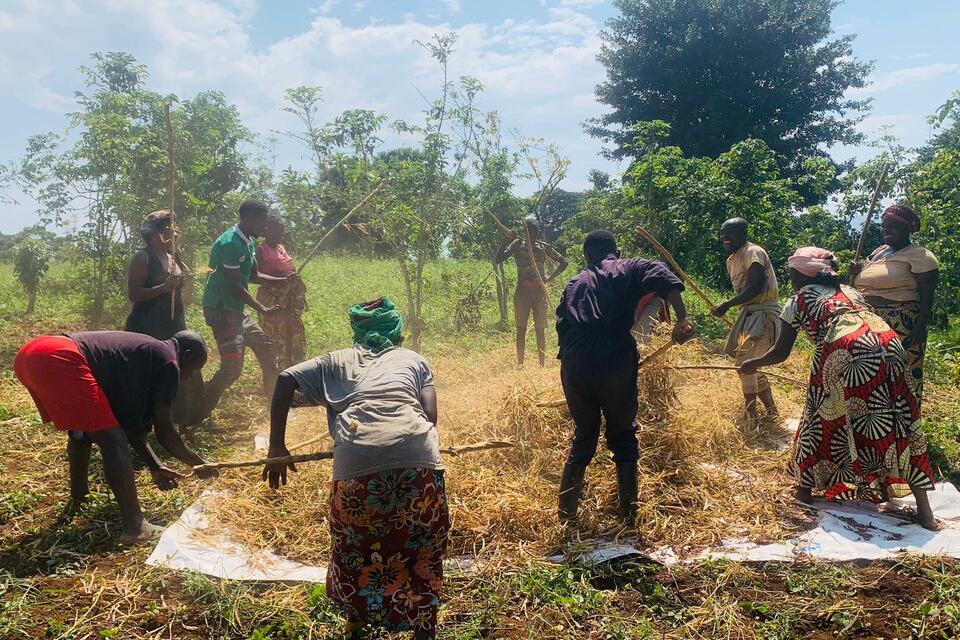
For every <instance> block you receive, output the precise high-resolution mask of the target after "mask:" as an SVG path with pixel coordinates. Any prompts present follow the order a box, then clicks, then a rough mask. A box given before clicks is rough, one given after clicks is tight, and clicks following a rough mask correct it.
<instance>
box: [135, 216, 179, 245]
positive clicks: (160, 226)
mask: <svg viewBox="0 0 960 640" xmlns="http://www.w3.org/2000/svg"><path fill="white" fill-rule="evenodd" d="M172 225H173V215H172V214H171V213H170V212H169V211H168V210H166V209H160V210H159V211H154V212H152V213H148V214H147V217H146V218H144V219H143V222H142V223H141V224H140V237H141V238H143V241H144V242H149V241H150V235H151V234H153V233H156V232H158V231H159V232H161V233H165V232H169V231H170V228H171V226H172Z"/></svg>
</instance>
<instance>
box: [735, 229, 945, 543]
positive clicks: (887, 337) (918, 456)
mask: <svg viewBox="0 0 960 640" xmlns="http://www.w3.org/2000/svg"><path fill="white" fill-rule="evenodd" d="M789 266H790V281H791V283H792V284H793V288H794V290H795V291H796V293H795V294H794V296H793V297H792V298H791V299H790V300H789V302H787V305H786V307H785V308H784V310H783V315H782V316H781V321H782V327H781V329H782V330H781V332H780V337H779V338H778V339H777V342H776V344H774V346H773V347H772V348H771V349H770V351H768V352H767V353H766V354H764V355H763V356H761V357H759V358H756V359H753V360H748V361H746V362H744V363H743V364H742V365H741V367H740V371H741V372H744V373H750V372H755V371H756V370H757V368H759V367H763V366H766V365H771V364H777V363H779V362H783V361H784V360H786V359H787V357H788V356H789V355H790V351H791V350H792V349H793V345H794V342H795V341H796V338H797V333H798V332H800V331H801V330H802V331H803V332H804V333H806V334H807V336H808V337H809V338H810V340H811V342H813V345H814V347H815V352H814V356H813V362H812V370H811V372H810V383H809V390H808V391H807V400H806V404H805V406H804V411H803V419H802V420H801V423H800V428H799V429H798V430H797V437H796V440H795V441H794V447H793V456H792V459H791V462H790V469H791V471H792V472H793V475H794V477H795V478H796V480H797V498H798V499H800V500H801V501H803V502H810V501H811V500H812V490H813V489H817V490H819V491H822V492H823V495H824V497H825V498H827V499H841V500H849V499H858V498H859V499H867V500H871V501H873V502H880V501H881V500H886V499H889V498H890V497H898V496H903V495H906V494H907V493H910V492H912V493H913V495H914V497H915V498H916V500H917V520H918V523H919V524H920V525H922V526H923V527H925V528H927V529H936V528H937V523H936V520H935V519H934V517H933V511H932V509H931V508H930V502H929V500H928V499H927V492H928V491H930V490H932V489H933V471H932V469H931V468H930V461H929V459H928V457H927V446H926V438H925V437H924V434H923V430H922V429H921V428H920V423H919V420H920V408H919V404H918V402H917V398H916V396H915V395H914V393H913V391H912V390H911V388H910V385H909V383H908V381H907V373H908V372H907V361H906V356H905V354H904V350H903V345H902V344H901V342H900V339H899V338H898V337H897V333H896V332H895V331H894V330H893V329H891V328H890V326H889V325H888V324H887V323H886V322H884V321H883V320H882V319H881V318H879V317H878V316H876V315H875V314H873V313H872V312H870V311H869V310H868V307H867V306H866V304H865V303H864V300H863V297H862V296H861V295H860V294H859V293H858V292H857V291H856V290H855V289H852V288H850V287H847V286H842V285H840V279H839V276H838V275H837V272H836V266H837V265H836V260H835V259H834V256H833V254H832V253H831V252H829V251H827V250H826V249H820V248H817V247H805V248H803V249H799V250H798V251H797V252H796V253H795V254H794V255H793V256H792V257H791V258H790V260H789Z"/></svg>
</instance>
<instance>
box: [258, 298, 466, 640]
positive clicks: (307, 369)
mask: <svg viewBox="0 0 960 640" xmlns="http://www.w3.org/2000/svg"><path fill="white" fill-rule="evenodd" d="M348 313H349V319H350V326H351V328H352V329H353V339H354V343H355V344H354V345H353V346H352V347H350V348H349V349H341V350H340V351H334V352H332V353H328V354H327V355H324V356H321V357H319V358H314V359H313V360H308V361H306V362H302V363H300V364H298V365H296V366H294V367H290V368H289V369H287V370H286V371H284V372H283V373H281V374H280V378H279V380H278V381H277V388H276V392H275V394H274V397H273V404H272V407H271V422H270V456H271V457H273V456H283V455H287V454H288V451H287V448H286V446H285V443H284V439H285V433H286V424H287V412H288V411H289V409H290V406H291V405H292V403H293V398H294V394H295V392H296V391H299V392H300V393H301V394H302V396H303V398H304V404H310V405H315V406H324V407H326V408H327V425H328V428H329V431H330V436H331V437H332V438H333V443H334V446H333V482H332V484H331V491H330V514H329V518H328V519H329V523H330V537H331V542H332V544H331V552H330V566H329V570H328V572H327V594H328V595H329V596H330V597H331V598H332V599H333V600H334V601H336V602H337V603H339V604H340V605H341V606H342V607H343V609H344V610H345V612H346V614H347V617H348V619H349V629H348V633H349V635H350V637H360V636H359V634H360V630H361V629H362V628H363V627H364V626H366V625H368V624H373V625H376V626H379V627H382V628H385V629H388V630H393V631H405V630H412V631H414V632H415V635H414V638H417V639H420V640H423V639H427V638H434V637H435V635H436V621H437V606H438V603H439V597H440V589H441V586H442V583H443V555H444V553H445V551H446V547H447V532H448V530H449V528H450V519H449V515H448V511H447V497H446V492H445V490H444V481H443V465H442V464H441V462H440V443H439V439H438V437H437V427H436V424H437V394H436V390H435V389H434V383H433V374H432V373H431V371H430V365H429V364H428V363H427V361H426V360H425V359H424V358H423V357H422V356H420V355H419V354H417V353H416V352H414V351H411V350H409V349H404V348H403V347H401V346H400V344H401V343H402V342H403V318H402V317H401V315H400V312H399V311H397V309H396V307H394V305H393V303H392V302H390V300H389V299H388V298H379V299H377V300H373V301H370V302H362V303H360V304H357V305H354V306H353V307H351V308H350V310H349V312H348ZM288 470H291V471H295V470H296V469H295V468H294V467H293V465H270V466H268V467H267V468H266V469H264V478H265V479H267V480H268V481H269V483H270V486H271V487H274V488H277V487H279V486H280V485H281V484H286V481H287V471H288Z"/></svg>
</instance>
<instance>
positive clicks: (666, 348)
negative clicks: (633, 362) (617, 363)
mask: <svg viewBox="0 0 960 640" xmlns="http://www.w3.org/2000/svg"><path fill="white" fill-rule="evenodd" d="M675 344H677V343H676V342H674V341H673V340H670V341H669V342H665V343H664V344H662V345H661V346H659V347H657V349H656V351H653V352H652V353H650V354H648V355H647V356H646V357H645V358H644V359H643V360H641V361H640V364H638V365H637V369H642V368H643V367H644V366H646V365H647V364H649V363H650V362H651V361H653V360H656V359H657V358H659V357H660V356H662V355H663V354H665V353H666V352H667V351H669V350H670V349H671V348H672V347H673V345H675Z"/></svg>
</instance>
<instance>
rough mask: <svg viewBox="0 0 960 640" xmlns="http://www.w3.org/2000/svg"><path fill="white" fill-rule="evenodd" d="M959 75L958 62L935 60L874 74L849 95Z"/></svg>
mask: <svg viewBox="0 0 960 640" xmlns="http://www.w3.org/2000/svg"><path fill="white" fill-rule="evenodd" d="M948 75H956V76H958V77H960V64H952V63H943V62H937V63H934V64H927V65H923V66H919V67H905V68H903V69H897V70H896V71H889V72H887V73H880V74H875V75H873V76H871V77H870V78H869V81H870V84H869V85H867V86H866V87H864V88H862V89H851V90H850V91H849V92H848V94H849V95H851V96H861V95H873V94H877V93H882V92H884V91H889V90H891V89H898V88H900V87H906V86H910V85H915V84H920V83H923V82H927V81H929V80H934V79H936V78H940V77H942V76H948Z"/></svg>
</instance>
